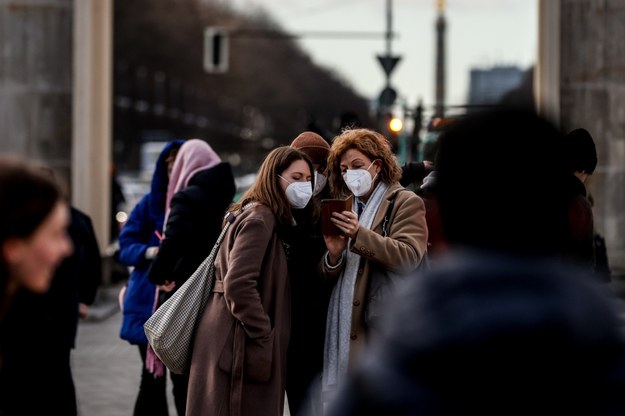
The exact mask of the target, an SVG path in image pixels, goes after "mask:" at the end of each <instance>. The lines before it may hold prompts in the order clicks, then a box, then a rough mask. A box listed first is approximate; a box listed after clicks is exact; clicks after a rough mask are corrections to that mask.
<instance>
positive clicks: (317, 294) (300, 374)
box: [282, 207, 332, 416]
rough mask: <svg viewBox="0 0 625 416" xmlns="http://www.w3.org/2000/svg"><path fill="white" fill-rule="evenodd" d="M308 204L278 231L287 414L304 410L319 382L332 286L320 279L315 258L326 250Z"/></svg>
mask: <svg viewBox="0 0 625 416" xmlns="http://www.w3.org/2000/svg"><path fill="white" fill-rule="evenodd" d="M309 211H310V207H307V208H306V209H304V210H297V209H294V210H293V216H294V217H295V220H296V224H294V225H292V226H290V227H285V228H284V230H283V232H282V239H283V241H284V245H285V249H286V254H287V262H288V268H289V278H290V279H289V280H290V283H291V339H290V341H289V351H288V356H287V360H288V361H287V380H286V381H287V384H286V391H287V396H288V398H289V400H288V403H289V410H290V413H291V415H293V416H297V415H301V414H306V413H305V407H304V404H305V402H306V401H308V400H311V401H312V403H316V402H320V397H319V398H311V397H310V396H311V391H312V390H311V387H314V385H315V384H318V383H319V382H320V381H321V371H322V370H323V344H324V340H325V329H326V315H327V310H328V303H329V301H330V294H331V293H332V286H331V285H330V284H329V283H328V282H327V281H324V280H322V279H321V277H320V273H319V270H318V265H319V261H320V260H321V258H322V257H323V254H324V253H325V251H326V245H325V242H324V239H323V234H322V233H321V221H320V218H317V219H316V220H315V219H310V218H309V217H310V212H309Z"/></svg>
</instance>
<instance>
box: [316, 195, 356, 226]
mask: <svg viewBox="0 0 625 416" xmlns="http://www.w3.org/2000/svg"><path fill="white" fill-rule="evenodd" d="M351 210H352V197H351V196H349V197H347V199H322V200H321V232H322V233H323V235H343V232H342V231H341V229H340V228H339V227H337V226H336V225H334V223H333V222H332V220H330V218H332V213H333V212H342V211H351Z"/></svg>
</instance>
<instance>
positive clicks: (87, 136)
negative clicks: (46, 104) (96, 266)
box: [72, 0, 112, 249]
mask: <svg viewBox="0 0 625 416" xmlns="http://www.w3.org/2000/svg"><path fill="white" fill-rule="evenodd" d="M74 16H75V19H74V95H73V98H74V100H73V130H72V133H73V134H72V167H73V169H72V191H73V192H72V202H73V203H74V205H75V206H76V207H78V208H80V209H82V210H84V211H85V212H87V213H89V215H90V216H91V218H92V220H93V226H94V228H95V229H96V233H97V235H98V242H99V244H100V247H101V249H104V248H105V247H106V246H107V245H108V243H109V235H110V228H109V225H110V220H111V218H110V217H111V215H110V205H111V202H110V199H111V171H110V170H111V167H112V165H111V131H112V128H111V123H112V120H111V94H112V75H111V74H112V70H111V68H112V63H111V62H112V0H74Z"/></svg>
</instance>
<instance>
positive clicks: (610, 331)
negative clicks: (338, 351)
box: [327, 251, 625, 416]
mask: <svg viewBox="0 0 625 416" xmlns="http://www.w3.org/2000/svg"><path fill="white" fill-rule="evenodd" d="M437 264H438V268H437V269H436V270H435V269H432V271H430V272H428V273H426V274H425V275H421V276H419V278H418V279H410V280H408V281H407V282H406V284H405V286H404V287H403V288H402V289H403V290H401V292H400V295H399V296H398V298H397V299H396V302H395V303H394V307H393V309H392V311H391V316H390V318H389V321H388V322H387V331H386V332H385V333H384V334H383V336H382V338H381V339H379V340H378V342H377V343H376V344H375V345H372V346H371V348H370V349H369V350H368V351H367V353H366V355H365V357H364V360H363V362H362V364H361V365H360V366H359V367H358V368H357V369H355V371H354V372H353V374H352V375H351V377H350V379H349V380H348V382H347V385H346V386H345V388H344V389H343V390H342V392H341V394H340V395H339V398H338V399H337V401H336V402H335V403H334V405H333V408H332V410H331V411H330V412H328V413H327V414H328V415H330V416H334V415H341V416H348V415H389V416H393V415H423V416H434V415H435V416H446V415H455V416H463V415H467V416H468V415H477V414H479V415H484V416H491V415H492V416H495V415H502V414H505V415H514V416H516V415H518V416H521V415H528V414H535V413H540V414H563V415H573V414H575V415H590V414H592V415H601V416H611V415H622V414H625V395H623V391H625V341H624V339H623V337H622V320H621V319H620V318H619V316H618V314H617V313H616V311H615V310H614V309H613V307H614V305H613V300H612V299H611V298H610V295H609V293H608V292H606V291H605V290H604V288H602V287H600V286H599V285H598V284H597V283H595V282H593V281H591V280H590V279H588V278H587V276H584V275H583V273H582V272H580V271H579V270H576V269H573V268H567V267H566V266H563V265H562V264H561V263H560V262H559V261H553V260H540V259H534V258H522V257H516V258H514V257H504V256H501V255H498V254H494V253H484V252H481V253H480V252H476V251H472V252H466V253H455V254H454V255H452V256H449V257H447V258H446V259H445V261H441V262H440V263H437Z"/></svg>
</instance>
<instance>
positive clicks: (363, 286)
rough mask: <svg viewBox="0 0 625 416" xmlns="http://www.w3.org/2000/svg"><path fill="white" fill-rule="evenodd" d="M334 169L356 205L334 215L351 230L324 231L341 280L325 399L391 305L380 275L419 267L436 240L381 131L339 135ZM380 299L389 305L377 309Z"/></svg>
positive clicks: (328, 272)
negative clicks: (378, 290)
mask: <svg viewBox="0 0 625 416" xmlns="http://www.w3.org/2000/svg"><path fill="white" fill-rule="evenodd" d="M328 168H329V169H330V176H329V181H330V182H329V183H330V186H331V189H332V192H333V194H334V195H336V196H337V197H344V196H347V195H353V209H352V210H350V211H342V212H334V213H333V214H332V215H333V218H332V221H333V222H334V224H335V225H336V226H337V227H338V228H339V229H340V230H341V231H342V232H343V235H340V236H334V235H332V236H330V235H326V236H324V239H325V242H326V247H327V248H328V251H327V252H326V254H325V256H324V259H323V260H322V268H323V272H324V274H325V276H326V278H328V279H330V280H331V281H335V282H336V283H335V286H334V291H333V292H332V297H331V299H330V306H329V309H328V319H327V325H326V342H325V353H324V365H323V367H324V368H323V381H322V384H323V386H322V388H323V393H322V395H323V401H324V403H328V402H329V401H331V400H332V397H333V395H334V393H335V392H336V391H337V389H338V388H339V387H340V385H341V384H342V381H343V379H344V377H345V375H346V374H347V371H348V369H349V368H350V367H351V366H352V365H353V363H354V361H355V359H356V358H357V357H358V356H359V354H360V353H361V351H362V349H363V347H364V346H365V345H366V341H367V338H368V337H370V336H371V334H372V332H373V330H374V327H375V328H377V327H378V325H379V323H380V318H379V317H380V316H381V314H380V309H384V307H383V306H384V305H385V303H384V302H377V301H376V299H379V297H377V296H376V294H375V290H373V289H374V288H373V285H372V282H373V279H372V276H373V274H374V272H377V273H378V275H380V274H386V275H387V276H388V277H390V279H391V280H394V279H395V280H396V279H397V278H398V277H399V276H398V274H403V273H409V272H411V271H414V270H415V269H416V268H417V267H418V265H419V263H420V262H421V261H422V259H423V257H424V256H425V254H426V246H427V240H428V229H427V224H426V219H425V207H424V204H423V201H422V200H421V198H419V197H418V196H417V195H416V194H415V193H414V192H411V191H406V190H405V189H404V187H403V186H401V185H400V183H399V179H400V177H401V168H400V167H399V165H398V164H397V162H396V160H395V158H394V155H393V154H392V152H391V150H390V147H389V145H388V142H387V141H386V139H385V138H384V136H382V135H381V134H380V133H378V132H375V131H373V130H369V129H352V130H346V131H344V132H343V133H342V134H340V135H339V136H337V137H335V138H334V141H333V142H332V148H331V150H330V156H329V158H328ZM411 277H412V276H411ZM378 281H379V280H376V283H377V282H378ZM392 284H393V282H391V285H392ZM378 287H379V286H378ZM387 300H388V299H386V300H385V301H387ZM374 303H375V304H376V305H378V304H381V305H382V308H379V307H377V306H376V310H375V311H374Z"/></svg>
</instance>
